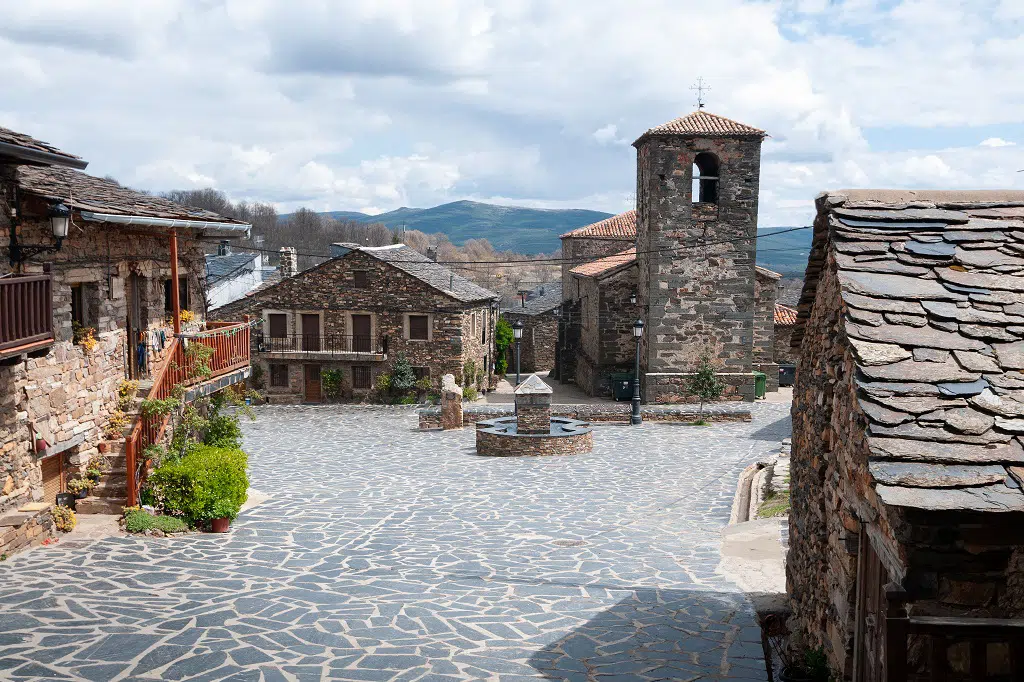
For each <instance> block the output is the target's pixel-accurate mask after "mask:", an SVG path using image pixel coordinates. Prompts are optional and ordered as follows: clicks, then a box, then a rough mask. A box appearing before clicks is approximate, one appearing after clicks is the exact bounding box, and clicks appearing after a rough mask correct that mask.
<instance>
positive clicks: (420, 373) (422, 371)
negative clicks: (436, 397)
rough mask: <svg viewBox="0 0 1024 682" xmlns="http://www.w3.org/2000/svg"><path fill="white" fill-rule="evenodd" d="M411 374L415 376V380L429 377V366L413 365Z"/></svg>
mask: <svg viewBox="0 0 1024 682" xmlns="http://www.w3.org/2000/svg"><path fill="white" fill-rule="evenodd" d="M412 374H413V376H414V377H416V381H420V380H421V379H429V378H430V368H429V367H413V368H412Z"/></svg>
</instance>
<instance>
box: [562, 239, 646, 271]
mask: <svg viewBox="0 0 1024 682" xmlns="http://www.w3.org/2000/svg"><path fill="white" fill-rule="evenodd" d="M634 262H636V247H635V246H633V247H630V248H628V249H626V250H625V251H622V252H620V253H616V254H613V255H611V256H605V257H604V258H598V259H597V260H593V261H590V262H589V263H584V264H582V265H577V266H576V267H574V268H573V269H572V270H570V272H571V273H572V274H574V275H580V276H582V277H601V276H603V275H607V274H610V273H611V272H612V271H614V270H617V269H618V268H621V267H623V266H626V265H629V264H630V263H634Z"/></svg>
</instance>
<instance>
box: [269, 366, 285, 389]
mask: <svg viewBox="0 0 1024 682" xmlns="http://www.w3.org/2000/svg"><path fill="white" fill-rule="evenodd" d="M270 385H271V386H273V387H274V388H287V387H288V365H271V366H270Z"/></svg>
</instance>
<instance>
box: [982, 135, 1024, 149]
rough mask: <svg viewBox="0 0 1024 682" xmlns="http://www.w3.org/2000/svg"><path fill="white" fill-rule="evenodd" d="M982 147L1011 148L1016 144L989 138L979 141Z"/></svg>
mask: <svg viewBox="0 0 1024 682" xmlns="http://www.w3.org/2000/svg"><path fill="white" fill-rule="evenodd" d="M980 144H981V146H982V147H1013V146H1014V145H1016V144H1017V143H1016V142H1009V141H1007V140H1004V139H1003V138H1001V137H990V138H987V139H985V140H982V141H981V143H980Z"/></svg>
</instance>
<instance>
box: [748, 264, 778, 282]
mask: <svg viewBox="0 0 1024 682" xmlns="http://www.w3.org/2000/svg"><path fill="white" fill-rule="evenodd" d="M754 272H756V273H757V274H759V275H761V276H762V277H767V278H768V279H782V275H780V274H779V273H777V272H775V271H774V270H769V269H768V268H762V267H761V266H760V265H755V266H754Z"/></svg>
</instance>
